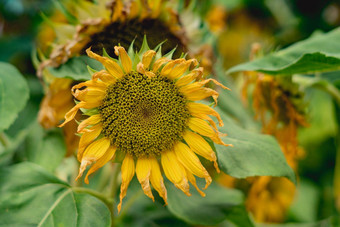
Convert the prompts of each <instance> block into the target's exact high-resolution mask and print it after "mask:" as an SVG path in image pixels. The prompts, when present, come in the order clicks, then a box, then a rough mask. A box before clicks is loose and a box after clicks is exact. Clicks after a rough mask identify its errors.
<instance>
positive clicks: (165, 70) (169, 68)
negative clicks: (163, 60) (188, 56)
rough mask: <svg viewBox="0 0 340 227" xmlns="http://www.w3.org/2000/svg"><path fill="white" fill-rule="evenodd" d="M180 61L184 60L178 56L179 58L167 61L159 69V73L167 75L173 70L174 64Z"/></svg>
mask: <svg viewBox="0 0 340 227" xmlns="http://www.w3.org/2000/svg"><path fill="white" fill-rule="evenodd" d="M181 62H185V59H184V58H179V59H176V60H172V61H170V62H169V63H167V64H166V65H165V66H164V67H163V69H162V71H161V75H162V76H169V75H170V73H171V71H172V70H173V68H174V66H175V65H177V64H179V63H181Z"/></svg>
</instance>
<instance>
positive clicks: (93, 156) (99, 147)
mask: <svg viewBox="0 0 340 227" xmlns="http://www.w3.org/2000/svg"><path fill="white" fill-rule="evenodd" d="M109 147H110V140H109V139H107V138H101V139H99V140H97V141H94V142H93V143H91V144H90V145H89V146H88V147H87V148H86V150H85V151H84V153H83V157H82V159H81V163H80V167H79V174H78V176H77V178H76V180H78V179H79V178H80V177H81V176H82V175H83V172H84V171H85V169H86V167H87V166H88V165H91V164H92V163H93V162H96V161H98V159H100V158H101V157H103V155H104V154H105V152H106V151H107V149H108V148H109ZM85 183H86V182H85Z"/></svg>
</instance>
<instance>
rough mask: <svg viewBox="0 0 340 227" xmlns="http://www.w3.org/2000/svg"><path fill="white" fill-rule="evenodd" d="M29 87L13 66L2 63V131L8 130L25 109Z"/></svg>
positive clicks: (0, 124)
mask: <svg viewBox="0 0 340 227" xmlns="http://www.w3.org/2000/svg"><path fill="white" fill-rule="evenodd" d="M28 94H29V93H28V86H27V83H26V81H25V79H24V78H23V76H22V75H21V73H20V72H19V71H18V70H17V69H16V68H15V67H14V66H12V65H10V64H8V63H5V62H0V131H3V130H4V129H7V128H8V127H9V126H10V125H11V124H12V123H13V121H14V120H15V119H16V118H17V116H18V113H19V112H20V111H21V110H22V109H23V108H24V107H25V104H26V102H27V100H28V96H29V95H28Z"/></svg>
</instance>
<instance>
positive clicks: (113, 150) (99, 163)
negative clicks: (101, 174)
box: [85, 146, 116, 184]
mask: <svg viewBox="0 0 340 227" xmlns="http://www.w3.org/2000/svg"><path fill="white" fill-rule="evenodd" d="M115 153H116V147H113V146H110V147H109V148H108V149H107V151H106V152H105V154H104V155H103V156H102V157H101V158H99V159H98V160H97V161H96V163H95V164H93V166H91V168H90V169H89V171H88V172H87V174H86V176H85V183H86V184H88V183H89V178H88V177H89V176H90V175H91V174H92V173H94V172H96V171H97V170H98V169H99V168H101V167H103V166H104V165H105V164H106V163H107V162H108V161H110V160H111V159H112V158H113V156H114V155H115Z"/></svg>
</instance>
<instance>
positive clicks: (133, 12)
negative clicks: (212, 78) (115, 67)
mask: <svg viewBox="0 0 340 227" xmlns="http://www.w3.org/2000/svg"><path fill="white" fill-rule="evenodd" d="M58 4H59V9H62V10H59V11H58V10H56V11H55V12H54V13H53V15H52V16H50V17H49V18H48V17H45V19H46V23H44V24H43V26H42V29H41V32H40V34H39V36H38V40H37V48H38V51H37V52H38V53H39V54H38V55H39V59H40V62H38V61H36V67H37V69H38V70H37V71H38V76H39V77H41V78H42V79H43V81H44V82H45V85H46V88H45V90H46V95H45V97H44V100H43V103H42V105H41V108H40V112H39V121H40V123H41V124H42V125H43V126H44V127H45V128H50V127H55V126H57V125H58V124H59V123H60V121H61V120H62V118H61V117H60V116H64V115H65V113H66V112H65V108H59V104H60V98H59V95H62V96H63V97H67V99H65V100H69V102H68V103H66V105H64V106H69V105H72V104H73V103H72V101H70V100H71V98H69V97H72V95H71V93H70V90H71V87H72V86H73V85H74V84H75V83H77V82H78V83H79V82H80V81H72V80H70V79H57V78H56V77H55V76H54V75H53V72H52V70H50V69H51V68H56V67H59V66H62V65H63V64H65V63H67V62H68V61H69V59H71V58H73V57H76V56H79V55H85V54H86V53H85V52H86V49H87V48H89V47H90V46H91V47H92V51H93V52H94V53H96V54H99V55H102V53H103V48H105V50H106V51H107V53H108V54H109V55H111V56H114V48H113V47H114V46H115V45H118V44H120V45H121V46H122V47H124V48H125V49H127V48H128V47H129V45H130V43H131V42H132V41H134V46H135V47H137V48H141V46H142V43H143V37H144V35H147V36H148V41H149V44H150V45H151V47H155V46H156V45H158V44H159V43H161V42H163V41H164V40H166V42H165V43H164V44H163V45H162V53H167V52H169V51H170V50H172V49H173V48H174V47H176V46H177V49H176V52H175V53H174V56H177V57H179V55H180V54H181V53H182V52H188V53H189V56H194V55H195V56H196V55H197V54H198V55H200V56H199V59H200V61H201V65H203V66H204V69H205V72H204V73H205V75H207V74H209V72H210V69H211V60H210V59H212V58H211V57H210V52H209V51H208V50H210V49H211V48H210V49H209V48H207V47H204V48H199V47H197V46H195V45H192V43H195V44H197V43H202V41H201V38H200V37H203V36H202V35H196V36H195V40H196V41H195V42H192V41H190V40H189V38H188V32H186V31H185V28H184V27H183V26H182V24H183V23H181V22H180V17H181V16H180V15H179V14H178V12H176V11H175V10H176V8H177V6H176V4H177V3H176V2H175V1H162V0H155V1H150V0H149V1H144V0H132V1H123V0H115V1H112V0H97V1H84V0H72V1H71V0H64V1H61V3H58ZM195 20H196V19H195ZM190 22H192V21H190ZM195 24H197V23H195ZM48 25H49V26H48ZM198 25H199V24H197V26H196V27H198ZM48 28H49V29H48ZM51 28H52V29H51ZM190 32H191V31H190ZM195 34H197V33H195ZM188 43H190V45H188ZM203 50H204V51H203ZM207 71H209V72H207ZM65 76H68V75H65ZM56 80H57V81H56ZM62 82H64V83H62ZM67 84H68V85H69V87H68V88H67V89H65V86H66V85H67ZM78 120H79V119H78ZM75 131H76V128H75V127H72V125H68V126H67V129H66V128H64V133H65V134H70V135H74V132H75ZM68 138H71V137H68ZM69 141H77V138H76V137H73V138H71V139H69ZM66 142H67V147H68V150H69V151H72V150H74V149H73V144H72V143H71V144H70V143H69V142H68V141H66Z"/></svg>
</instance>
